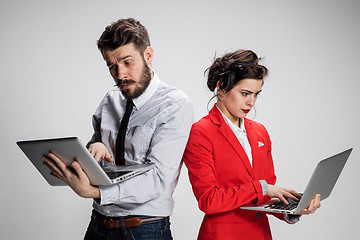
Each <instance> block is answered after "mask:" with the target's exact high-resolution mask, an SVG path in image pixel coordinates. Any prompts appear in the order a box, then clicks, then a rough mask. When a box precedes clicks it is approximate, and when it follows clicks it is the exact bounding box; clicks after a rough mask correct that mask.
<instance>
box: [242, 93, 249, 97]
mask: <svg viewBox="0 0 360 240" xmlns="http://www.w3.org/2000/svg"><path fill="white" fill-rule="evenodd" d="M241 94H242V95H243V96H244V97H246V96H247V95H248V94H249V93H247V92H242V93H241Z"/></svg>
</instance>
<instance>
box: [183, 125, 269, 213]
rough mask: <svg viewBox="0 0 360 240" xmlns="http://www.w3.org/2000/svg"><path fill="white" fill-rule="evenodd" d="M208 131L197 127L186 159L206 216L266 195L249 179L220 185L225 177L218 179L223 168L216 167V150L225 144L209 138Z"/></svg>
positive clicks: (186, 150)
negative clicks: (215, 146)
mask: <svg viewBox="0 0 360 240" xmlns="http://www.w3.org/2000/svg"><path fill="white" fill-rule="evenodd" d="M208 130H209V129H207V127H206V126H201V125H196V124H194V125H193V127H192V129H191V132H190V136H189V140H188V143H187V147H186V149H185V152H184V156H183V160H184V163H185V165H186V166H187V168H188V174H189V179H190V182H191V185H192V188H193V192H194V195H195V197H196V199H197V200H198V204H199V208H200V210H201V211H203V212H205V213H206V214H216V213H222V212H227V211H230V210H234V209H236V208H239V207H240V206H241V205H243V204H246V203H250V202H254V201H255V200H257V199H258V196H263V195H262V188H261V184H260V182H259V181H258V180H256V181H253V180H252V179H250V177H249V176H248V178H249V180H246V181H245V182H244V183H242V184H231V183H229V184H226V185H227V186H224V185H221V184H220V183H219V182H218V177H221V176H217V172H216V167H219V166H216V167H215V163H214V157H213V150H214V144H221V143H219V142H218V141H217V139H213V138H214V137H209V135H210V136H211V134H208V132H209V131H208ZM205 133H207V134H205ZM224 151H226V150H224Z"/></svg>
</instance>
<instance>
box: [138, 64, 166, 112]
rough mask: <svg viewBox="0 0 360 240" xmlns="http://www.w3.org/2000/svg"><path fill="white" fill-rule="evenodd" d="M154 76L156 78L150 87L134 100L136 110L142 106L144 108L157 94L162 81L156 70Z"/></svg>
mask: <svg viewBox="0 0 360 240" xmlns="http://www.w3.org/2000/svg"><path fill="white" fill-rule="evenodd" d="M153 74H154V76H153V78H152V79H151V81H150V84H149V86H148V87H147V88H146V89H145V91H144V92H143V93H142V94H141V95H140V96H139V97H137V98H134V99H133V103H134V106H135V107H136V109H140V108H141V107H142V106H144V104H145V103H146V102H147V101H148V100H149V99H150V98H151V97H152V96H153V95H154V94H155V92H156V89H157V88H158V86H159V83H160V80H159V77H158V76H157V74H156V73H155V71H154V70H153Z"/></svg>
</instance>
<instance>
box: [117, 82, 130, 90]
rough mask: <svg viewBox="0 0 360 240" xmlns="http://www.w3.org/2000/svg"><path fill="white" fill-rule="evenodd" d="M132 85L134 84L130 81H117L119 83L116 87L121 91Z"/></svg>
mask: <svg viewBox="0 0 360 240" xmlns="http://www.w3.org/2000/svg"><path fill="white" fill-rule="evenodd" d="M133 83H134V81H132V80H125V81H119V83H118V84H117V85H118V87H119V88H121V89H126V88H129V87H130V86H131V85H132V84H133Z"/></svg>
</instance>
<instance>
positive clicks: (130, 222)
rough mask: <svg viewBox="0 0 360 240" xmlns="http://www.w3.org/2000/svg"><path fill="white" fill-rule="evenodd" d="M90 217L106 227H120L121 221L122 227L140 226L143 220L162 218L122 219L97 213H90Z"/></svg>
mask: <svg viewBox="0 0 360 240" xmlns="http://www.w3.org/2000/svg"><path fill="white" fill-rule="evenodd" d="M92 218H93V219H94V220H95V221H96V222H97V223H98V224H99V225H100V226H103V227H106V228H121V221H124V227H127V228H131V227H138V226H141V225H142V224H143V223H145V222H152V221H156V220H161V219H164V218H163V217H149V218H143V219H141V218H140V217H126V218H124V219H121V218H111V217H105V216H103V215H101V214H99V213H97V212H96V213H94V212H93V214H92Z"/></svg>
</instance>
